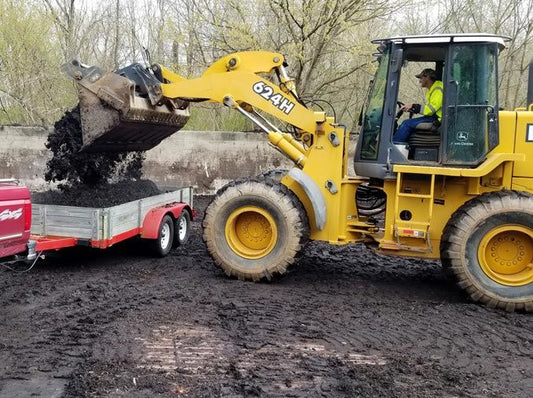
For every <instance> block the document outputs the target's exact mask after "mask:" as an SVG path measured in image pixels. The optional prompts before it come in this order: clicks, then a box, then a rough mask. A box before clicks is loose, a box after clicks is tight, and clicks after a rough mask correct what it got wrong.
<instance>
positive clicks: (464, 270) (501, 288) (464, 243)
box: [440, 191, 533, 312]
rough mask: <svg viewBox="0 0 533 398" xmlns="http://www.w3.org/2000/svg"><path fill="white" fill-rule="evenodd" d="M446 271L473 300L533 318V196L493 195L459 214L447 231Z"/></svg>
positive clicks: (443, 241) (443, 243) (469, 204)
mask: <svg viewBox="0 0 533 398" xmlns="http://www.w3.org/2000/svg"><path fill="white" fill-rule="evenodd" d="M440 249H441V259H442V265H443V266H444V268H445V270H447V271H448V272H449V273H451V274H452V275H453V276H454V277H455V279H456V281H457V283H458V285H459V286H460V287H461V288H462V289H464V290H465V291H466V292H467V294H468V295H469V296H470V298H472V300H474V301H477V302H481V303H484V304H487V305H488V306H489V307H498V308H503V309H505V310H507V311H514V310H525V311H527V312H533V196H532V195H529V194H526V193H519V192H514V191H502V192H492V193H488V194H484V195H481V196H479V197H478V198H475V199H472V200H470V201H468V202H467V203H466V204H464V205H463V206H462V207H461V208H459V210H457V211H456V212H455V213H454V214H453V215H452V217H451V218H450V221H449V222H448V224H447V225H446V228H445V229H444V232H443V236H442V239H441V246H440Z"/></svg>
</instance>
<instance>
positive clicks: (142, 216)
mask: <svg viewBox="0 0 533 398" xmlns="http://www.w3.org/2000/svg"><path fill="white" fill-rule="evenodd" d="M193 214H194V213H193V191H192V188H191V187H187V188H181V189H178V190H175V191H172V192H167V193H163V194H160V195H155V196H150V197H147V198H143V199H140V200H135V201H132V202H128V203H124V204H121V205H117V206H112V207H106V208H92V207H78V206H59V205H47V204H32V203H31V198H30V192H29V190H28V188H27V187H25V186H23V185H21V184H20V183H19V182H18V181H17V180H14V179H4V180H0V258H3V259H5V258H8V257H10V256H15V258H16V259H24V260H33V259H35V258H36V256H37V254H38V253H40V252H43V251H48V250H58V249H62V248H65V247H72V246H76V245H84V246H91V247H95V248H99V249H105V248H107V247H110V246H112V245H114V244H115V243H118V242H121V241H123V240H126V239H129V238H132V237H134V236H140V237H141V238H143V239H149V240H150V244H151V247H152V249H153V251H154V253H155V254H156V255H158V256H165V255H167V254H168V253H169V252H170V250H171V248H172V247H173V246H177V245H182V244H184V243H185V242H186V241H187V239H188V237H189V232H190V222H191V219H192V217H193ZM0 261H1V260H0Z"/></svg>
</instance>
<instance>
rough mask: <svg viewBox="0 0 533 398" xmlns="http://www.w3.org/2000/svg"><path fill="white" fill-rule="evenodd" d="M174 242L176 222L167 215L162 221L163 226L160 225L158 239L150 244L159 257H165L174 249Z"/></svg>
mask: <svg viewBox="0 0 533 398" xmlns="http://www.w3.org/2000/svg"><path fill="white" fill-rule="evenodd" d="M173 240H174V220H173V219H172V217H170V216H169V215H168V214H167V215H166V216H165V217H163V219H162V220H161V224H159V233H158V235H157V239H153V240H152V241H151V242H150V243H151V246H152V251H153V252H154V254H155V255H156V256H158V257H165V256H166V255H167V254H168V253H169V252H170V249H172V242H173Z"/></svg>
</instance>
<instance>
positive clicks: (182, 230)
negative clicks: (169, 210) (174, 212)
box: [174, 210, 191, 247]
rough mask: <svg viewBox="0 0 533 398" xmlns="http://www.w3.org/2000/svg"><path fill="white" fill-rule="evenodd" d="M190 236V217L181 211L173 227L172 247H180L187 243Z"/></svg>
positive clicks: (184, 211)
mask: <svg viewBox="0 0 533 398" xmlns="http://www.w3.org/2000/svg"><path fill="white" fill-rule="evenodd" d="M190 234H191V216H190V214H189V212H188V211H187V210H183V211H182V212H181V214H180V216H179V217H178V218H177V219H176V223H175V226H174V246H176V247H177V246H182V245H184V244H185V243H187V241H188V240H189V235H190Z"/></svg>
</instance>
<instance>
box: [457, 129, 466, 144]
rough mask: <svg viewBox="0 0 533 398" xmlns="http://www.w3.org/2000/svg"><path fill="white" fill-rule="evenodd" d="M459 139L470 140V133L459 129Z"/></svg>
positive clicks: (462, 140)
mask: <svg viewBox="0 0 533 398" xmlns="http://www.w3.org/2000/svg"><path fill="white" fill-rule="evenodd" d="M457 141H459V142H466V141H468V133H467V132H466V131H458V132H457Z"/></svg>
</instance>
